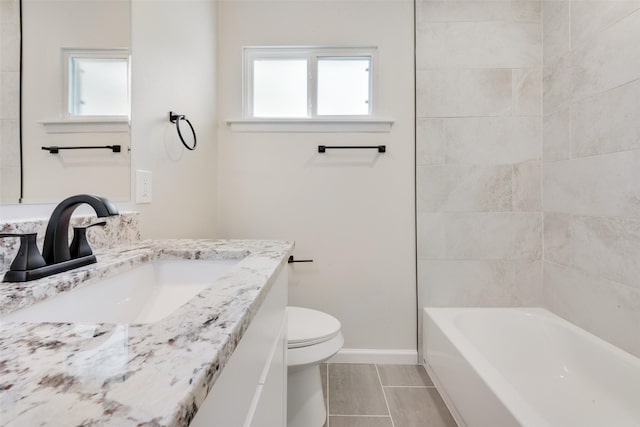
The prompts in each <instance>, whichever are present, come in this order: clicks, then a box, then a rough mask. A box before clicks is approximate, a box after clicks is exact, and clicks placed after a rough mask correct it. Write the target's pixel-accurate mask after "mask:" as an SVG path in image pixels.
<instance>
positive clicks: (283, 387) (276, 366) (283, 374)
mask: <svg viewBox="0 0 640 427" xmlns="http://www.w3.org/2000/svg"><path fill="white" fill-rule="evenodd" d="M286 354H287V323H286V321H285V322H283V325H282V328H281V329H280V336H279V337H278V342H277V344H276V347H275V348H274V352H273V357H272V359H271V364H270V365H269V366H268V370H266V372H265V373H264V375H263V377H264V379H263V381H262V384H261V385H260V386H258V389H257V390H256V395H255V400H254V405H252V411H250V413H249V416H248V417H247V420H246V422H245V426H247V427H276V426H278V427H285V426H286V425H287V422H286V421H287V360H286Z"/></svg>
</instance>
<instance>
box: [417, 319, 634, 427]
mask: <svg viewBox="0 0 640 427" xmlns="http://www.w3.org/2000/svg"><path fill="white" fill-rule="evenodd" d="M470 311H475V312H490V311H499V312H505V311H510V312H515V313H517V314H519V315H523V314H524V315H528V316H537V317H542V318H544V319H545V320H548V321H550V322H552V323H555V324H556V325H558V326H559V327H563V328H566V329H568V330H569V331H570V332H571V333H575V334H577V335H578V336H580V337H582V338H584V339H586V340H588V341H589V342H592V343H594V344H595V345H599V346H601V347H602V348H603V349H604V350H606V351H610V352H612V353H613V354H615V355H616V356H617V357H621V358H623V359H624V360H625V361H626V362H628V363H630V364H631V365H639V364H640V358H638V357H636V356H635V355H633V354H631V353H629V352H627V351H626V350H624V349H621V348H619V347H617V346H615V345H613V344H611V343H610V342H608V341H605V340H604V339H602V338H600V337H598V336H597V335H595V334H593V333H591V332H589V331H587V330H584V329H582V328H580V327H579V326H577V325H575V324H573V323H572V322H570V321H569V320H566V319H564V318H562V317H561V316H558V315H557V314H555V313H553V312H551V311H549V310H547V309H545V308H543V307H423V353H424V354H423V363H424V365H425V369H427V371H428V372H429V374H430V375H431V373H433V374H434V376H435V377H436V378H438V375H437V373H436V372H435V370H434V369H433V367H432V366H431V365H430V363H429V360H428V357H427V356H428V351H427V348H428V337H427V332H428V325H427V322H431V323H432V324H433V325H434V326H435V327H436V328H438V330H439V331H440V333H442V335H443V337H444V338H445V339H446V340H447V342H448V343H449V344H450V345H451V346H452V347H453V348H454V350H455V351H456V352H457V353H458V355H459V356H461V357H462V358H463V359H464V361H465V362H466V363H467V364H468V365H469V366H470V367H471V368H472V370H473V372H474V373H475V374H476V375H477V377H478V378H479V379H480V380H481V381H482V382H483V383H484V385H485V386H486V387H487V388H488V389H489V390H490V391H491V392H492V393H493V394H494V396H495V397H496V398H497V399H498V400H499V401H500V402H501V403H502V404H503V405H504V408H505V409H506V410H507V411H508V412H509V413H510V414H511V415H512V416H513V417H514V418H515V419H516V420H517V421H518V422H519V423H520V424H521V425H535V426H540V427H550V426H551V424H550V422H549V421H547V420H546V418H544V417H543V416H542V415H541V414H540V413H539V412H538V411H537V410H536V409H535V408H534V407H533V406H532V405H531V404H530V403H529V402H528V401H527V400H526V399H524V398H523V397H522V396H521V394H520V393H519V392H518V391H517V389H516V388H515V387H514V386H513V385H512V384H511V383H510V382H509V381H507V380H506V379H505V377H504V376H503V375H502V374H501V373H500V372H499V371H498V370H497V369H496V368H495V367H494V366H493V365H492V364H491V363H490V362H489V361H488V359H487V358H486V356H485V355H484V354H483V353H482V352H481V351H480V350H479V349H478V348H477V347H476V346H475V345H474V344H473V342H471V341H470V340H469V339H468V338H467V337H466V336H465V334H464V333H463V332H462V331H461V330H460V329H459V327H458V325H457V324H456V318H457V317H458V316H460V314H461V312H466V313H468V312H470ZM437 381H438V383H439V384H436V382H435V381H434V384H435V385H436V386H437V388H438V390H439V391H440V390H443V391H444V394H447V399H448V400H449V401H450V402H447V401H445V403H447V406H450V405H451V406H453V407H454V408H455V402H453V399H451V397H450V396H449V395H448V393H447V391H446V388H445V387H444V384H443V383H442V382H441V381H440V379H439V378H438V379H437ZM455 412H456V413H457V414H458V416H459V417H460V419H462V420H464V417H462V414H460V412H459V411H458V409H457V408H455ZM452 413H453V411H452ZM456 422H459V421H458V419H456ZM462 425H466V424H462Z"/></svg>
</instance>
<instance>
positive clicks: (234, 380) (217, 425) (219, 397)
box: [190, 269, 287, 427]
mask: <svg viewBox="0 0 640 427" xmlns="http://www.w3.org/2000/svg"><path fill="white" fill-rule="evenodd" d="M286 305H287V271H286V269H283V271H282V272H281V273H280V274H279V276H278V278H277V280H276V282H275V283H274V284H273V287H272V288H271V290H270V291H269V294H268V295H267V297H266V299H265V300H264V302H263V303H262V306H261V307H260V309H259V310H258V313H257V314H256V316H255V317H254V319H253V321H252V322H251V324H250V325H249V328H248V329H247V330H246V331H245V333H244V336H243V337H242V339H241V340H240V342H239V343H238V346H237V347H236V349H235V351H234V352H233V354H232V355H231V358H230V359H229V361H228V362H227V364H226V366H225V367H224V368H223V370H222V373H221V374H220V377H219V378H218V380H217V381H216V383H215V384H214V385H213V388H212V389H211V391H210V392H209V395H208V396H207V398H206V399H205V401H204V402H203V404H202V405H201V407H200V409H199V410H198V412H197V413H196V416H195V418H194V419H193V421H192V422H191V424H190V426H191V427H285V426H286V424H287V360H286V355H287V316H286V313H287V312H286Z"/></svg>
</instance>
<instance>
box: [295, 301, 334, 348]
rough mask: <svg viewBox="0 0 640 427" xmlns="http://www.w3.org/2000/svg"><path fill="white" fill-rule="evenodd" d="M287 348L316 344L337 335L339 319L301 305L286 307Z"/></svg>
mask: <svg viewBox="0 0 640 427" xmlns="http://www.w3.org/2000/svg"><path fill="white" fill-rule="evenodd" d="M287 315H288V321H287V324H288V331H287V332H288V335H287V342H288V346H289V348H297V347H306V346H310V345H314V344H318V343H321V342H324V341H327V340H330V339H331V338H333V337H335V336H336V335H338V333H339V332H340V321H338V319H336V318H335V317H333V316H331V315H329V314H327V313H323V312H321V311H317V310H311V309H310V308H302V307H287Z"/></svg>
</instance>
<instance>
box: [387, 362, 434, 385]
mask: <svg viewBox="0 0 640 427" xmlns="http://www.w3.org/2000/svg"><path fill="white" fill-rule="evenodd" d="M378 372H380V379H381V380H382V385H383V386H405V387H406V386H433V383H432V382H431V378H429V375H427V371H425V370H424V368H423V367H422V366H420V365H378Z"/></svg>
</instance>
